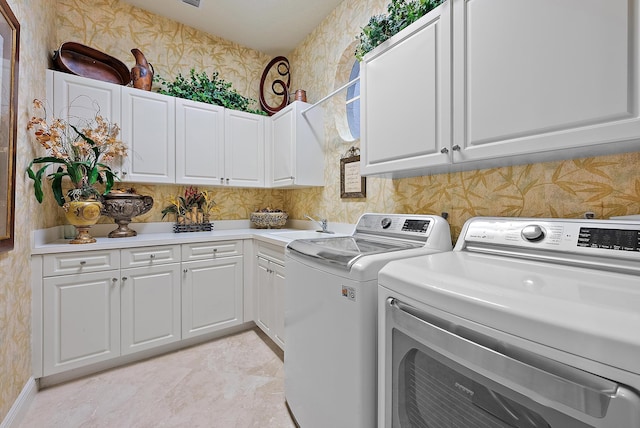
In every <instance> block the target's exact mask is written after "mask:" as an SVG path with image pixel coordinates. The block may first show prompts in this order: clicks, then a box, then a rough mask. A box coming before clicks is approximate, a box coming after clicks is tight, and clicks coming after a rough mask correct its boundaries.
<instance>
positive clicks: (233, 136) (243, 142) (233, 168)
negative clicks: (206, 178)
mask: <svg viewBox="0 0 640 428" xmlns="http://www.w3.org/2000/svg"><path fill="white" fill-rule="evenodd" d="M267 120H269V118H268V117H267V116H261V115H258V114H253V113H246V112H242V111H238V110H229V109H225V146H224V183H222V182H220V183H219V184H225V185H229V186H235V187H264V171H265V166H264V164H265V160H264V157H265V122H266V121H267Z"/></svg>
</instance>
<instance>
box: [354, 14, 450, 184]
mask: <svg viewBox="0 0 640 428" xmlns="http://www.w3.org/2000/svg"><path fill="white" fill-rule="evenodd" d="M450 7H451V6H450V2H445V3H444V4H442V5H441V6H439V7H437V8H436V9H434V10H432V11H431V12H429V13H428V14H427V15H425V16H424V17H422V18H421V19H420V20H418V21H417V22H415V23H413V24H412V25H410V26H409V27H407V28H405V29H404V30H402V31H401V32H400V33H398V34H396V35H395V36H393V37H392V38H391V39H389V40H388V41H387V42H385V43H384V44H383V45H381V46H379V47H378V48H376V49H374V50H373V51H372V52H370V53H369V54H368V55H367V56H366V57H365V59H364V61H363V63H362V65H361V103H362V104H361V106H362V108H361V126H362V129H361V136H362V137H361V153H362V154H361V156H362V163H361V171H362V174H363V175H370V174H388V173H400V172H403V171H409V172H416V171H420V172H427V171H428V167H431V166H436V165H445V164H448V163H449V155H448V154H447V151H448V147H449V144H450V138H451V131H450V128H451V114H450V106H451V94H450V88H451V66H450V62H451V60H450V57H451V53H450V52H451V51H450V44H451V22H450V20H451V14H450Z"/></svg>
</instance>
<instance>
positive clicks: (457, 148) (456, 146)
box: [451, 144, 460, 152]
mask: <svg viewBox="0 0 640 428" xmlns="http://www.w3.org/2000/svg"><path fill="white" fill-rule="evenodd" d="M451 150H453V151H454V152H459V151H460V146H459V145H457V144H456V145H455V146H453V147H451Z"/></svg>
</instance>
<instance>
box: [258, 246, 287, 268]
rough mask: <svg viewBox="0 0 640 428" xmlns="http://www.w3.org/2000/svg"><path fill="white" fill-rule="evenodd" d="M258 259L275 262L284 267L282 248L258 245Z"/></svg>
mask: <svg viewBox="0 0 640 428" xmlns="http://www.w3.org/2000/svg"><path fill="white" fill-rule="evenodd" d="M257 254H258V257H262V258H264V259H267V260H270V261H272V262H276V263H279V264H281V265H282V266H284V247H279V246H277V245H268V244H263V243H260V244H258V251H257Z"/></svg>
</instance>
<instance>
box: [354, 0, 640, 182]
mask: <svg viewBox="0 0 640 428" xmlns="http://www.w3.org/2000/svg"><path fill="white" fill-rule="evenodd" d="M639 7H640V0H591V1H583V0H565V1H561V2H558V1H555V0H539V1H513V0H449V1H447V2H445V3H444V4H443V5H441V6H439V7H438V8H436V9H434V10H433V11H431V12H430V13H429V14H427V15H426V16H424V17H423V18H421V19H420V20H418V21H417V22H415V23H414V24H412V25H411V26H409V27H407V28H406V29H404V30H403V31H401V32H400V33H398V34H397V35H395V36H394V37H392V38H391V39H390V40H388V41H387V42H385V43H383V44H382V45H381V46H379V47H378V48H376V49H374V50H373V51H372V52H370V53H369V54H368V55H367V56H366V57H365V59H364V61H363V64H362V85H361V88H362V112H361V115H362V116H361V123H362V126H363V129H362V142H361V147H362V160H363V162H362V164H361V169H362V173H363V174H364V175H370V174H380V175H391V176H394V177H397V176H408V175H421V174H431V173H440V172H450V171H460V170H468V169H479V168H488V167H496V166H503V165H509V164H515V163H531V162H540V161H549V160H557V159H567V158H571V157H584V156H595V155H599V154H607V153H616V152H622V151H630V150H638V149H640V107H639V106H640V81H639V80H640V78H639V76H640V75H639V74H638V69H640V53H639V51H638V49H637V38H638V36H637V35H638V34H639V32H640V15H639V14H638V13H636V12H637V10H638V8H639ZM450 65H452V66H450Z"/></svg>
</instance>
